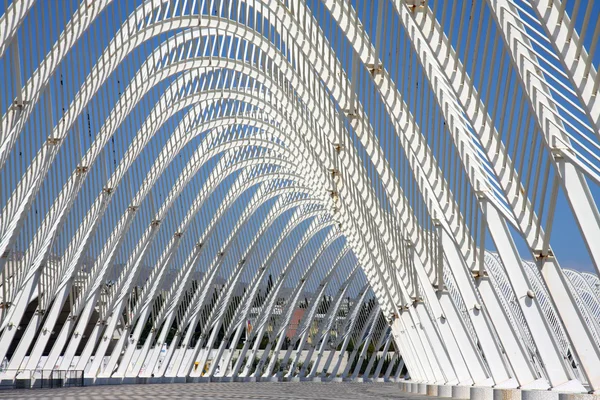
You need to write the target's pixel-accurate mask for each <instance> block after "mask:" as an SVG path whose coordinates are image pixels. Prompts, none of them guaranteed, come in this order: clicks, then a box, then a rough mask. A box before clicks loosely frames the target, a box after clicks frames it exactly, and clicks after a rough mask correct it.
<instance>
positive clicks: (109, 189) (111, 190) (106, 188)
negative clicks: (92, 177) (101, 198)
mask: <svg viewBox="0 0 600 400" xmlns="http://www.w3.org/2000/svg"><path fill="white" fill-rule="evenodd" d="M113 190H115V189H114V188H111V187H108V186H105V187H103V188H102V193H104V194H107V195H108V194H111V193H112V192H113Z"/></svg>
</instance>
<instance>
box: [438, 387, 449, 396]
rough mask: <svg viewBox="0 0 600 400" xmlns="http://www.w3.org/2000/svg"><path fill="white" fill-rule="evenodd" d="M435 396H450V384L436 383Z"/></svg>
mask: <svg viewBox="0 0 600 400" xmlns="http://www.w3.org/2000/svg"><path fill="white" fill-rule="evenodd" d="M437 397H452V386H449V385H438V392H437Z"/></svg>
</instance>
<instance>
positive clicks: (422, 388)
mask: <svg viewBox="0 0 600 400" xmlns="http://www.w3.org/2000/svg"><path fill="white" fill-rule="evenodd" d="M417 393H419V394H427V384H426V383H419V386H418V389H417Z"/></svg>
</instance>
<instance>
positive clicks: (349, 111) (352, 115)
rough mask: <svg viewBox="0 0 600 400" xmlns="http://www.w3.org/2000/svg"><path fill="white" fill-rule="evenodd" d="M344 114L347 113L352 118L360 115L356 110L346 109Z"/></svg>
mask: <svg viewBox="0 0 600 400" xmlns="http://www.w3.org/2000/svg"><path fill="white" fill-rule="evenodd" d="M344 114H346V117H348V118H350V119H352V118H357V117H358V115H356V112H355V111H352V110H344Z"/></svg>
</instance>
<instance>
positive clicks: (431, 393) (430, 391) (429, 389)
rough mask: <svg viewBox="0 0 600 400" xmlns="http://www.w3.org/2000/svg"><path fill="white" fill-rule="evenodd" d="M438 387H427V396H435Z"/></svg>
mask: <svg viewBox="0 0 600 400" xmlns="http://www.w3.org/2000/svg"><path fill="white" fill-rule="evenodd" d="M437 395H438V385H427V396H437Z"/></svg>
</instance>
